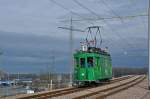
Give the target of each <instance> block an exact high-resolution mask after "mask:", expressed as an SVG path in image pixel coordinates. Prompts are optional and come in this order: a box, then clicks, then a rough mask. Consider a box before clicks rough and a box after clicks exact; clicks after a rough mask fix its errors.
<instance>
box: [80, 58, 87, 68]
mask: <svg viewBox="0 0 150 99" xmlns="http://www.w3.org/2000/svg"><path fill="white" fill-rule="evenodd" d="M85 65H86V63H85V58H80V66H81V67H86V66H85Z"/></svg>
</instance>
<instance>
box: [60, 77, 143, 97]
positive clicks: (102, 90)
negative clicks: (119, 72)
mask: <svg viewBox="0 0 150 99" xmlns="http://www.w3.org/2000/svg"><path fill="white" fill-rule="evenodd" d="M144 78H145V76H135V77H132V78H129V79H127V80H123V81H119V82H117V83H113V84H109V85H106V86H102V87H97V88H93V89H89V90H86V91H82V93H81V94H78V93H76V94H72V95H70V96H69V95H68V96H65V97H63V98H64V99H65V98H67V99H104V98H106V97H107V96H109V95H112V94H115V93H117V92H119V91H121V90H125V89H127V88H129V87H131V86H133V85H135V84H137V83H139V82H141V81H142V80H144ZM60 98H62V97H58V99H60Z"/></svg>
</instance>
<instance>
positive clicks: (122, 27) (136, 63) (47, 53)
mask: <svg viewBox="0 0 150 99" xmlns="http://www.w3.org/2000/svg"><path fill="white" fill-rule="evenodd" d="M79 3H80V4H81V5H82V7H81V5H80V4H79ZM85 7H86V8H88V9H85ZM147 9H148V0H0V50H1V51H2V52H3V55H1V56H0V69H2V70H5V71H7V72H11V73H18V72H22V73H31V72H34V73H39V72H45V71H47V70H48V68H51V67H50V66H51V65H52V56H55V66H54V67H52V69H50V71H55V72H69V69H70V66H69V31H68V30H62V29H59V28H58V27H59V26H63V27H69V26H70V23H69V21H68V20H70V18H71V16H72V18H73V20H77V19H79V20H82V21H73V27H74V28H77V29H82V30H84V29H85V28H86V27H88V26H92V25H99V26H102V29H101V34H102V38H103V44H102V47H105V46H108V48H109V51H110V53H111V55H112V63H113V66H132V67H145V66H147V64H148V59H147V58H148V56H147V53H148V51H147V35H148V32H147V30H148V28H147V16H140V17H135V18H126V19H122V20H120V19H111V20H110V19H109V20H105V21H103V20H97V21H95V20H92V21H87V20H85V19H87V18H91V19H97V18H101V17H102V18H106V17H118V16H132V15H141V14H142V15H143V14H144V15H145V14H147ZM64 20H65V21H64ZM73 33H74V50H75V49H79V48H80V41H82V40H83V39H84V38H85V36H86V33H81V32H73Z"/></svg>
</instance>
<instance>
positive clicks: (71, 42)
mask: <svg viewBox="0 0 150 99" xmlns="http://www.w3.org/2000/svg"><path fill="white" fill-rule="evenodd" d="M72 28H73V26H72V16H71V20H70V86H72V71H73V68H72V67H73V33H72Z"/></svg>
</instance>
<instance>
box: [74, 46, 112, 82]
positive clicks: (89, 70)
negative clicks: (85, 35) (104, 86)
mask: <svg viewBox="0 0 150 99" xmlns="http://www.w3.org/2000/svg"><path fill="white" fill-rule="evenodd" d="M81 48H82V49H81V50H79V51H76V52H75V53H74V81H75V83H76V84H78V85H80V84H89V83H93V82H94V83H99V82H101V81H106V80H109V79H111V78H112V64H111V56H110V54H109V52H108V49H107V48H106V49H105V50H102V49H101V48H96V47H90V46H87V45H84V46H81Z"/></svg>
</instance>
